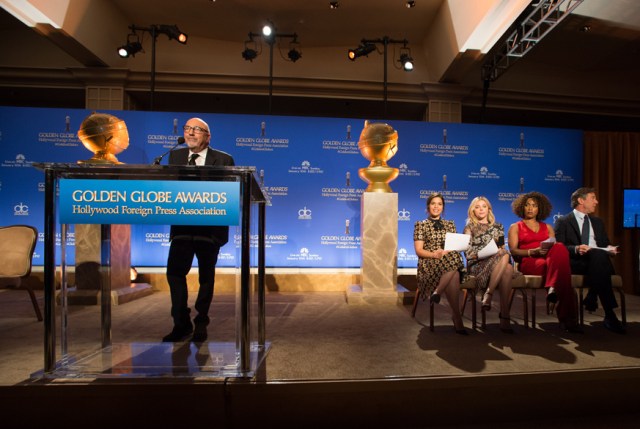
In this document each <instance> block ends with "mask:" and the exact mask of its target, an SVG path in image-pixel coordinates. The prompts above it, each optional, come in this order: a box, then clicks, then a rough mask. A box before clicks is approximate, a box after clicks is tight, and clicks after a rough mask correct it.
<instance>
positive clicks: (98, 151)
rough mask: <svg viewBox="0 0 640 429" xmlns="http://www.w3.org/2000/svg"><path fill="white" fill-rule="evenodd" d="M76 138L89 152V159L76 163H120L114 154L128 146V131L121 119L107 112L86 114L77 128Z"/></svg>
mask: <svg viewBox="0 0 640 429" xmlns="http://www.w3.org/2000/svg"><path fill="white" fill-rule="evenodd" d="M78 138H79V139H80V141H81V142H82V144H83V145H84V147H86V148H87V149H89V150H90V151H91V152H93V153H94V155H93V157H92V158H91V159H87V160H85V161H78V164H122V163H121V162H120V161H118V158H116V155H117V154H119V153H120V152H122V151H123V150H125V149H126V148H127V147H129V131H127V125H126V124H125V123H124V121H123V120H122V119H118V118H116V117H115V116H113V115H109V114H107V113H93V114H91V115H89V116H87V117H86V118H85V119H84V121H82V124H81V125H80V129H79V130H78Z"/></svg>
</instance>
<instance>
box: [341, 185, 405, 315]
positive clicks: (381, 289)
mask: <svg viewBox="0 0 640 429" xmlns="http://www.w3.org/2000/svg"><path fill="white" fill-rule="evenodd" d="M361 219H362V221H361V227H362V232H361V242H360V247H361V250H362V264H361V266H360V287H357V286H355V287H354V286H350V287H349V288H348V289H347V302H349V303H350V304H357V303H372V304H378V303H385V302H386V303H393V304H396V303H398V302H399V301H398V298H399V296H398V289H397V286H398V284H397V280H398V194H397V193H392V192H389V193H387V192H365V193H364V194H362V200H361Z"/></svg>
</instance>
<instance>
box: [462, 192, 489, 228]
mask: <svg viewBox="0 0 640 429" xmlns="http://www.w3.org/2000/svg"><path fill="white" fill-rule="evenodd" d="M479 201H484V202H485V203H487V208H488V209H489V212H488V213H487V220H488V221H489V225H493V224H494V223H495V222H496V217H495V215H494V214H493V207H491V203H490V202H489V200H488V199H487V197H483V196H480V197H475V198H474V199H473V200H471V204H469V210H467V216H468V217H467V225H469V224H473V225H477V224H478V218H477V217H476V214H475V213H474V212H473V209H474V208H475V205H476V204H478V202H479Z"/></svg>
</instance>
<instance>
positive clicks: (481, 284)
mask: <svg viewBox="0 0 640 429" xmlns="http://www.w3.org/2000/svg"><path fill="white" fill-rule="evenodd" d="M464 233H465V234H471V244H470V245H469V250H467V251H466V252H465V254H466V255H467V270H468V271H469V274H471V275H472V276H475V277H476V284H477V285H478V289H479V290H480V291H482V292H483V293H484V291H485V290H486V289H487V286H488V285H489V278H490V277H491V272H492V271H493V269H494V268H495V266H496V265H497V264H498V262H499V261H500V258H501V257H502V256H503V255H504V254H505V253H507V251H506V250H505V249H499V250H498V253H496V254H495V255H493V256H490V257H488V258H485V259H481V260H478V259H477V256H478V252H479V251H480V250H482V249H483V248H484V247H485V246H486V245H487V244H489V242H490V241H491V240H495V241H496V244H498V247H500V246H502V245H503V244H504V227H503V226H502V224H500V223H494V224H493V225H489V224H486V223H479V224H477V225H473V224H468V225H467V226H465V228H464Z"/></svg>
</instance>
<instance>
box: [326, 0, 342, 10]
mask: <svg viewBox="0 0 640 429" xmlns="http://www.w3.org/2000/svg"><path fill="white" fill-rule="evenodd" d="M339 7H340V3H338V2H337V1H330V2H329V8H330V9H337V8H339Z"/></svg>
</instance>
